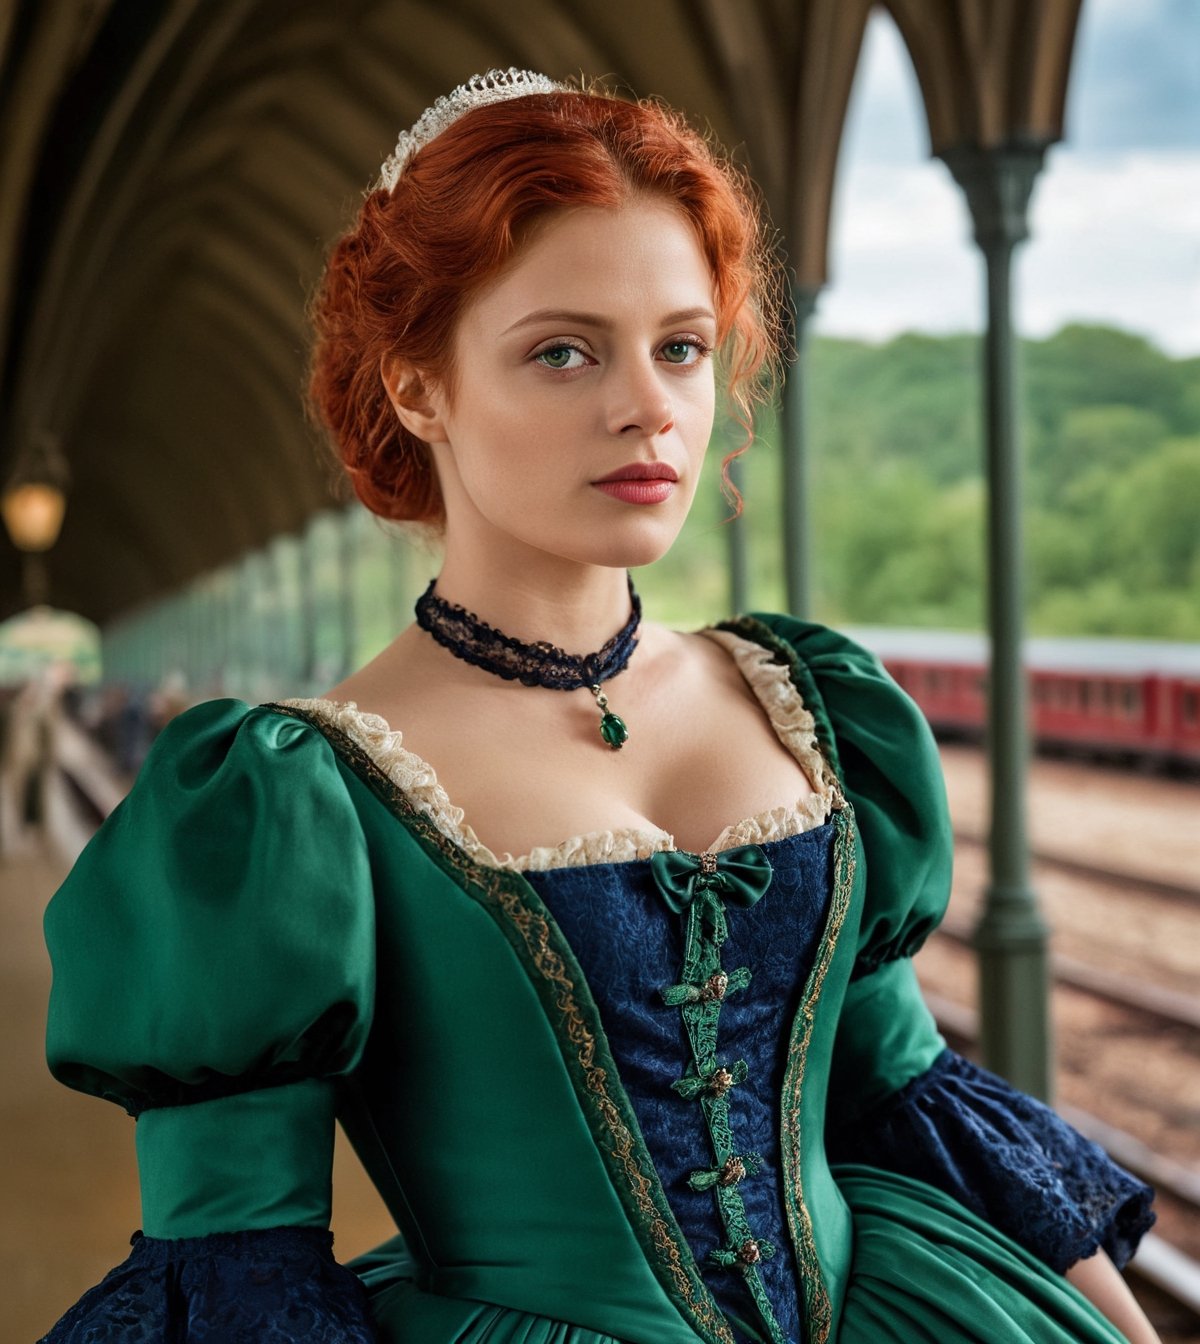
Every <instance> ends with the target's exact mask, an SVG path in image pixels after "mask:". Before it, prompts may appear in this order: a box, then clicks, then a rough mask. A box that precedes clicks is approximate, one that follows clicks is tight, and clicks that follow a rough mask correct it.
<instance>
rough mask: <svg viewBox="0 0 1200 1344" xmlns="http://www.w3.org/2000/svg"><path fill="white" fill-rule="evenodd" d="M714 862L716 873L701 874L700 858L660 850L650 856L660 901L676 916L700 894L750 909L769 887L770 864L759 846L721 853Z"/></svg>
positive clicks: (697, 855) (678, 850)
mask: <svg viewBox="0 0 1200 1344" xmlns="http://www.w3.org/2000/svg"><path fill="white" fill-rule="evenodd" d="M714 858H715V859H716V861H717V870H716V872H715V873H706V872H704V871H703V865H702V863H701V859H700V855H699V854H691V853H689V852H688V851H687V850H686V849H660V850H659V851H658V852H657V853H655V854H651V856H650V870H651V872H652V873H653V874H654V880H655V882H656V883H657V884H658V890H659V892H660V893H661V895H662V898H663V900H664V901H665V902H666V903H667V905H668V906H669V907H670V908H671V910H673V911H674V912H675V914H677V915H682V914H683V912H684V911H685V910H686V909H687V908H688V906H690V905H691V903H692V902H693V901H694V900H695V899H696V897H697V895H698V894H699V893H700V892H701V891H706V890H707V891H716V892H720V894H721V896H722V898H723V899H724V900H726V901H732V902H733V904H734V905H740V906H744V907H747V908H748V907H749V906H752V905H753V904H754V903H755V901H757V900H759V898H760V897H762V896H763V895H764V894H765V893H766V890H767V888H768V887H769V886H770V885H771V861H770V859H768V858H767V856H766V855H765V854H764V853H763V852H762V846H761V845H739V846H738V847H737V848H736V849H723V850H721V851H719V852H718V853H717V854H716V855H714Z"/></svg>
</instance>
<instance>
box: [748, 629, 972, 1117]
mask: <svg viewBox="0 0 1200 1344" xmlns="http://www.w3.org/2000/svg"><path fill="white" fill-rule="evenodd" d="M773 624H774V626H775V628H776V630H777V632H778V633H779V634H780V635H782V636H783V638H784V639H785V640H786V641H787V642H788V643H789V644H791V646H792V648H793V649H794V650H795V652H796V653H797V655H798V656H799V658H800V660H801V663H802V665H803V667H804V668H805V669H806V670H807V675H808V676H809V677H810V678H811V682H812V688H813V695H812V699H813V701H814V703H813V704H811V705H810V708H811V709H812V710H813V713H814V716H815V717H816V720H817V731H818V736H819V738H820V740H821V744H822V746H823V747H824V748H825V750H826V752H827V754H828V755H829V756H830V757H831V759H832V763H833V765H834V767H835V769H836V770H837V772H838V774H839V776H840V778H841V780H842V785H843V789H844V791H845V793H846V796H847V797H848V798H849V799H850V802H851V804H852V805H853V807H854V815H855V820H856V823H857V827H858V833H859V838H860V843H861V849H860V852H859V854H858V862H859V863H860V864H861V865H863V867H864V868H865V895H864V901H863V913H862V921H861V924H860V926H859V933H858V947H857V956H856V960H855V965H854V971H853V976H852V979H851V982H850V986H849V989H848V991H847V995H846V1000H845V1003H844V1005H843V1008H842V1015H841V1019H840V1024H839V1028H838V1035H837V1041H836V1045H835V1049H834V1060H833V1069H832V1075H831V1080H830V1116H831V1121H832V1122H833V1123H837V1122H838V1121H839V1120H844V1119H852V1118H855V1117H857V1116H858V1115H861V1114H863V1113H865V1112H867V1111H869V1110H871V1109H872V1108H873V1107H874V1106H875V1105H877V1104H878V1103H879V1102H880V1101H881V1100H882V1099H884V1098H885V1097H888V1096H890V1095H892V1094H894V1093H896V1092H898V1091H899V1090H900V1089H901V1088H902V1087H904V1086H905V1085H906V1084H908V1083H909V1082H911V1081H912V1080H913V1079H914V1078H916V1077H918V1076H919V1075H920V1074H922V1073H924V1072H925V1071H926V1070H927V1069H928V1068H929V1067H930V1066H931V1065H932V1063H933V1062H934V1060H935V1059H937V1057H938V1056H939V1055H940V1054H941V1053H942V1051H943V1050H944V1049H945V1044H946V1043H945V1041H944V1040H943V1039H942V1037H941V1035H940V1034H939V1032H938V1030H937V1025H936V1023H935V1022H934V1019H933V1015H932V1014H931V1013H930V1011H929V1009H928V1008H927V1007H926V1005H925V1001H924V999H923V998H922V997H921V992H920V988H919V986H918V984H917V978H916V973H915V971H914V969H913V964H912V956H913V954H914V953H915V952H916V951H917V950H918V949H919V948H920V947H921V945H922V944H923V943H924V942H925V939H926V938H927V937H928V936H929V934H930V933H931V932H932V930H933V929H934V928H935V927H936V925H937V924H938V922H939V921H940V920H941V918H942V915H943V914H944V912H945V909H946V904H947V902H948V901H949V899H950V875H951V866H952V863H953V857H954V842H953V835H952V832H951V827H950V812H949V807H948V805H947V802H946V785H945V779H944V777H943V775H942V766H941V760H940V758H939V756H938V751H937V744H936V742H935V741H934V738H933V733H932V732H931V731H930V728H929V725H928V723H927V722H926V721H925V717H924V715H923V714H922V713H921V711H920V709H919V708H918V707H917V705H916V703H915V701H914V700H913V699H912V698H911V697H910V696H909V695H908V694H907V692H905V691H904V690H903V689H902V688H901V687H900V686H899V685H898V684H897V683H896V682H895V680H894V679H893V678H892V677H891V675H890V674H889V673H888V672H887V671H886V670H885V669H884V667H883V665H882V664H881V663H880V661H879V659H878V658H877V657H876V656H875V655H874V654H873V653H871V652H870V651H869V650H867V649H865V648H863V646H862V645H861V644H858V643H856V642H855V641H854V640H852V639H850V638H849V637H848V636H846V635H843V634H840V633H839V632H838V631H836V630H832V629H830V628H828V627H827V626H823V625H817V624H814V623H811V622H807V621H799V620H795V619H793V618H791V617H783V618H779V617H776V618H775V619H774V622H773Z"/></svg>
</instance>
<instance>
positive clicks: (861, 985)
mask: <svg viewBox="0 0 1200 1344" xmlns="http://www.w3.org/2000/svg"><path fill="white" fill-rule="evenodd" d="M945 1048H946V1042H945V1039H944V1038H943V1037H942V1035H941V1033H940V1032H939V1031H938V1029H937V1023H936V1022H935V1021H934V1017H933V1014H932V1013H931V1012H930V1011H929V1009H928V1007H927V1006H926V1004H925V1000H924V999H923V998H922V997H921V986H920V984H919V983H918V981H917V973H916V969H915V968H914V966H913V963H912V959H911V958H909V957H904V958H902V959H901V960H899V961H889V962H886V963H885V964H884V965H883V966H881V967H879V968H878V970H875V971H872V972H871V974H870V975H867V976H864V977H862V978H861V979H859V980H854V981H852V982H851V984H850V986H849V988H848V989H847V992H846V1000H845V1003H844V1005H843V1007H842V1017H841V1024H840V1027H839V1030H838V1037H837V1054H838V1069H839V1073H840V1074H841V1076H843V1077H852V1078H854V1079H855V1080H856V1086H855V1090H854V1093H853V1101H852V1102H851V1101H849V1100H848V1099H843V1100H842V1103H841V1105H840V1107H839V1111H838V1119H839V1120H841V1119H847V1120H850V1119H855V1118H857V1117H858V1116H859V1115H862V1114H865V1113H866V1112H867V1111H870V1110H872V1109H873V1108H874V1107H875V1106H877V1105H878V1104H879V1103H880V1102H881V1101H883V1099H884V1098H885V1097H887V1096H889V1095H890V1094H891V1093H893V1092H899V1090H900V1089H901V1088H902V1087H903V1086H904V1085H905V1084H906V1083H908V1082H911V1081H912V1079H914V1078H915V1077H917V1075H918V1074H922V1073H924V1072H925V1070H926V1069H928V1068H929V1066H930V1065H931V1064H932V1063H933V1061H934V1060H935V1059H936V1058H937V1057H938V1055H940V1054H941V1052H942V1051H943V1050H944V1049H945Z"/></svg>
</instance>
